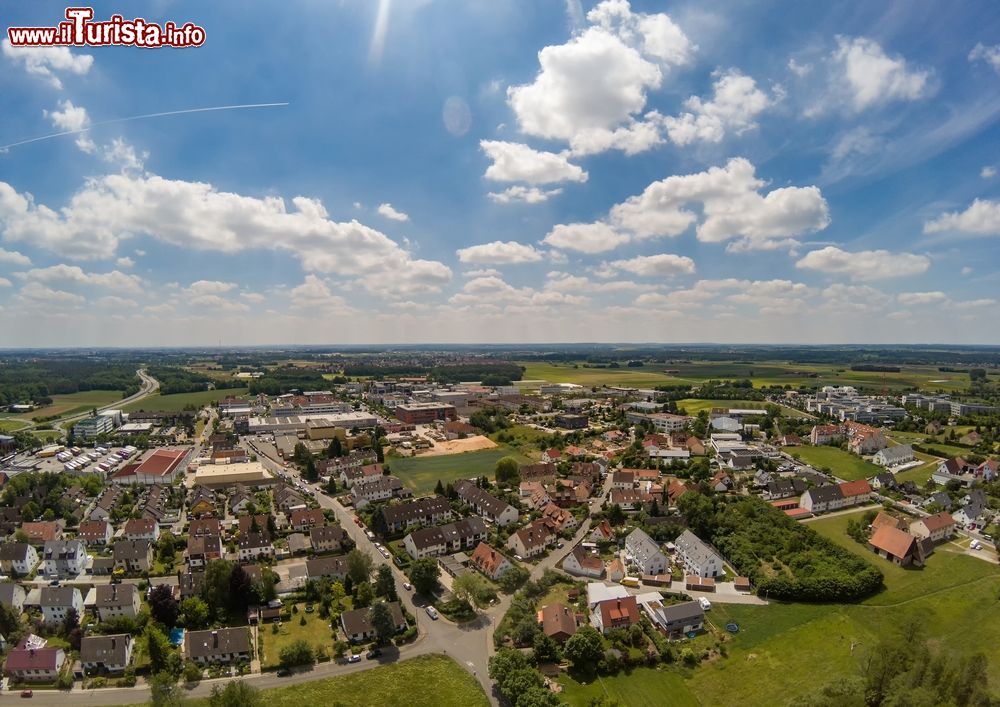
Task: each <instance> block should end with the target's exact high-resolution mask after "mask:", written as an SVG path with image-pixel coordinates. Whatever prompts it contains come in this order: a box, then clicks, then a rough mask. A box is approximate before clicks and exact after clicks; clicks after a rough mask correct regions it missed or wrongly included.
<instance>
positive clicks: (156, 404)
mask: <svg viewBox="0 0 1000 707" xmlns="http://www.w3.org/2000/svg"><path fill="white" fill-rule="evenodd" d="M246 393H247V389H246V388H218V389H216V390H202V391H198V392H197V393H174V394H173V395H160V394H159V393H155V394H153V395H150V396H149V397H148V398H143V399H142V400H138V401H136V402H134V403H131V404H129V405H126V406H125V408H124V409H125V410H126V411H128V412H132V411H134V410H143V411H145V412H180V411H181V410H183V409H184V408H186V407H188V406H190V405H193V406H195V407H196V408H198V409H199V410H200V409H201V408H202V407H204V406H205V405H208V404H210V403H214V402H217V401H219V400H223V399H225V398H226V397H227V396H229V395H234V396H237V397H239V396H241V395H246Z"/></svg>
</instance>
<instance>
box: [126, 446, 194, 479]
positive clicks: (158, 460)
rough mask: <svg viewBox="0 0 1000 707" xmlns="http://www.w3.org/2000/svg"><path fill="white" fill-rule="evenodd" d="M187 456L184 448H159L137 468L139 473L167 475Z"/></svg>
mask: <svg viewBox="0 0 1000 707" xmlns="http://www.w3.org/2000/svg"><path fill="white" fill-rule="evenodd" d="M186 456H187V450H184V449H157V450H156V451H155V452H153V453H152V454H150V455H149V456H148V457H146V459H145V460H144V461H142V462H140V464H139V468H138V469H136V470H135V473H137V474H149V475H150V476H167V475H168V474H170V473H172V472H173V471H174V469H176V468H177V466H178V465H179V464H180V463H181V460H183V459H184V457H186Z"/></svg>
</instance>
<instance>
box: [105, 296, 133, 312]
mask: <svg viewBox="0 0 1000 707" xmlns="http://www.w3.org/2000/svg"><path fill="white" fill-rule="evenodd" d="M96 304H97V305H98V306H100V307H107V308H109V309H133V308H135V307H138V306H139V303H138V302H136V301H135V300H134V299H128V298H126V297H115V296H113V295H108V296H107V297H101V298H100V299H98V300H97V303H96Z"/></svg>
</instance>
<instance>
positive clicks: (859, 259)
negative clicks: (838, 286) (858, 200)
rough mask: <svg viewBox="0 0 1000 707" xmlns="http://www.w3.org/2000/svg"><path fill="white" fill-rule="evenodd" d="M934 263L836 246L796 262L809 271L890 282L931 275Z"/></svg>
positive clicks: (916, 257)
mask: <svg viewBox="0 0 1000 707" xmlns="http://www.w3.org/2000/svg"><path fill="white" fill-rule="evenodd" d="M930 265H931V260H930V258H928V257H927V256H925V255H915V254H913V253H890V252H889V251H887V250H861V251H856V252H853V253H852V252H849V251H846V250H841V249H840V248H837V247H835V246H826V247H825V248H820V249H819V250H814V251H811V252H810V253H807V254H806V255H805V257H803V258H802V259H801V260H799V261H798V262H797V263H795V266H796V267H799V268H804V269H807V270H818V271H820V272H825V273H830V274H835V275H847V276H848V277H850V278H851V279H853V280H865V281H871V280H886V279H889V278H893V277H908V276H911V275H919V274H920V273H923V272H927V269H928V268H929V267H930Z"/></svg>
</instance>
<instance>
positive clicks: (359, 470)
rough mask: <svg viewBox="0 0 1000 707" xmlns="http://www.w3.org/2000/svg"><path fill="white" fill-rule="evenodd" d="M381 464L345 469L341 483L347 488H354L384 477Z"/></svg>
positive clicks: (341, 476)
mask: <svg viewBox="0 0 1000 707" xmlns="http://www.w3.org/2000/svg"><path fill="white" fill-rule="evenodd" d="M382 473H383V468H382V465H381V464H364V465H359V466H353V467H348V468H345V469H343V470H342V471H341V472H340V482H341V483H342V484H343V485H344V486H345V487H347V488H354V485H355V484H357V483H362V484H364V483H368V482H369V481H374V480H375V479H377V478H378V477H380V476H382Z"/></svg>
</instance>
